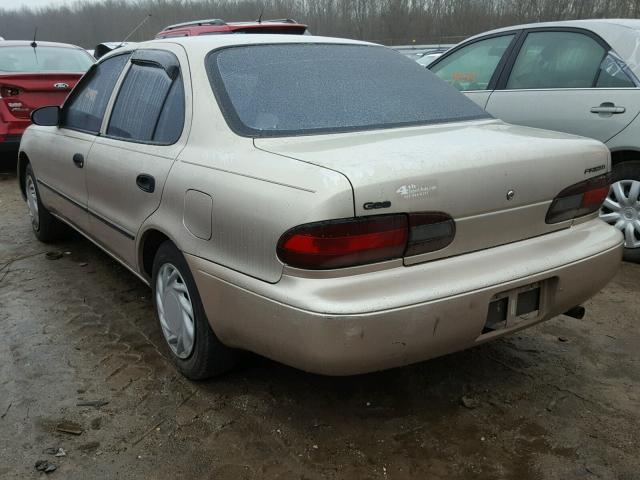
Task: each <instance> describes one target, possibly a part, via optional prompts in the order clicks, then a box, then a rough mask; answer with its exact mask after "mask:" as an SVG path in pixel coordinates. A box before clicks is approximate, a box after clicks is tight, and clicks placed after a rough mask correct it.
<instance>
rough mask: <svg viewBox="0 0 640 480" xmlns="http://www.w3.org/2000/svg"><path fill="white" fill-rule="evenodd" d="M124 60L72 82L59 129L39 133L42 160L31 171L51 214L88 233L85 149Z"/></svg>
mask: <svg viewBox="0 0 640 480" xmlns="http://www.w3.org/2000/svg"><path fill="white" fill-rule="evenodd" d="M125 61H126V57H125V56H122V55H121V56H118V57H112V58H109V59H107V60H105V61H104V62H101V63H99V64H97V65H94V66H93V67H92V68H91V69H90V70H89V71H88V72H87V74H86V75H85V76H84V77H83V78H82V80H81V81H80V82H79V83H78V85H77V86H76V88H75V89H74V90H73V92H71V95H70V96H69V98H68V99H67V101H66V102H65V104H64V106H63V108H62V112H61V113H62V115H61V117H62V118H61V122H60V126H59V127H47V128H43V129H41V131H42V135H46V136H47V138H48V139H49V141H48V142H40V143H39V144H40V145H41V146H42V149H43V151H42V152H37V157H38V158H42V159H45V160H44V161H42V162H39V163H38V164H37V171H36V172H35V174H36V177H37V178H38V183H39V185H40V189H39V190H40V193H41V195H42V199H43V202H44V203H45V205H47V208H49V209H50V210H51V211H53V212H55V213H56V214H58V215H60V216H61V217H64V218H65V219H67V220H68V221H70V222H71V223H73V224H74V225H75V226H76V227H78V228H80V229H81V230H83V231H86V230H87V228H88V216H87V208H88V196H87V185H86V175H85V174H86V166H87V159H88V157H89V154H90V151H91V147H92V145H93V142H94V140H95V138H96V135H97V134H98V133H99V131H100V125H101V124H102V119H103V116H104V113H105V111H106V108H107V104H108V102H109V99H110V97H111V94H112V93H113V88H114V86H115V84H116V81H117V80H118V77H119V76H120V74H121V72H122V68H123V66H124V64H125Z"/></svg>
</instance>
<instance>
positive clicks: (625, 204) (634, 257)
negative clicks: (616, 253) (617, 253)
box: [600, 160, 640, 263]
mask: <svg viewBox="0 0 640 480" xmlns="http://www.w3.org/2000/svg"><path fill="white" fill-rule="evenodd" d="M632 187H635V188H634V190H633V191H632ZM639 187H640V160H633V161H628V162H622V163H619V164H617V165H616V166H615V167H614V168H613V172H612V180H611V191H610V192H609V197H608V198H607V200H605V204H604V205H603V207H602V210H601V211H600V217H601V218H602V219H603V220H605V221H606V222H607V223H609V224H611V225H614V226H616V228H618V229H620V230H621V231H622V233H623V234H625V249H624V259H625V260H626V261H628V262H635V263H640V229H639V228H638V227H636V230H635V232H634V233H633V234H631V235H630V234H629V233H627V232H626V228H627V225H628V224H629V223H630V222H633V221H637V222H640V198H639V197H640V190H638V188H639ZM616 192H618V193H616ZM636 192H637V194H636ZM631 197H634V198H631ZM616 204H617V205H619V208H618V207H616V206H615V205H616ZM638 225H640V223H639V224H638ZM632 243H635V245H634V246H630V245H631V244H632Z"/></svg>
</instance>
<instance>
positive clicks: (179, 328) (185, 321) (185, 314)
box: [156, 263, 195, 358]
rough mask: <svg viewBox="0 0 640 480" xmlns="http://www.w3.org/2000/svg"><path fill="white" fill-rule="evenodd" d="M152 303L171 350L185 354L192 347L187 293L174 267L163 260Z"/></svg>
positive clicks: (188, 296)
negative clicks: (154, 299) (155, 306)
mask: <svg viewBox="0 0 640 480" xmlns="http://www.w3.org/2000/svg"><path fill="white" fill-rule="evenodd" d="M156 305H157V308H158V318H160V325H161V326H162V333H163V334H164V338H165V339H166V340H167V343H168V344H169V348H171V351H172V352H173V353H174V354H175V355H176V356H177V357H179V358H187V357H188V356H189V355H191V352H192V351H193V345H194V340H195V323H194V320H193V305H192V303H191V296H190V295H189V290H188V289H187V284H186V283H185V282H184V279H183V278H182V275H180V272H179V271H178V269H177V268H176V267H174V266H173V265H172V264H170V263H165V264H164V265H162V267H160V271H159V272H158V278H157V280H156Z"/></svg>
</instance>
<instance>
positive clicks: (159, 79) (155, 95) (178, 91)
mask: <svg viewBox="0 0 640 480" xmlns="http://www.w3.org/2000/svg"><path fill="white" fill-rule="evenodd" d="M184 112H185V109H184V87H183V82H182V77H181V75H178V76H177V77H176V78H175V79H171V78H170V77H169V75H168V74H167V72H166V71H165V70H164V69H163V68H162V67H161V66H160V65H156V64H152V63H144V64H133V65H131V68H130V69H129V71H128V72H127V75H126V77H125V79H124V81H123V82H122V86H121V87H120V91H119V92H118V97H117V99H116V102H115V104H114V106H113V111H112V113H111V118H110V120H109V126H108V128H107V135H108V136H110V137H115V138H119V139H123V140H128V141H133V142H142V143H159V144H172V143H175V142H176V141H177V140H178V138H179V137H180V134H181V133H182V129H183V126H184Z"/></svg>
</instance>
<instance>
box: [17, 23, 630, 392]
mask: <svg viewBox="0 0 640 480" xmlns="http://www.w3.org/2000/svg"><path fill="white" fill-rule="evenodd" d="M33 122H34V124H35V125H33V126H32V127H30V128H29V129H28V130H27V132H26V133H25V135H24V137H23V139H22V144H21V148H20V156H19V179H20V184H21V187H22V192H23V194H24V197H25V199H26V201H27V204H28V206H29V212H30V215H31V219H32V226H33V230H34V232H35V234H36V236H37V237H38V238H39V239H41V240H42V241H45V242H48V241H54V240H56V239H57V238H59V237H60V235H62V234H63V233H64V231H63V230H64V229H63V228H62V225H63V224H67V225H70V226H72V227H73V228H75V229H76V230H78V231H79V232H81V233H82V234H83V235H85V236H86V237H87V238H88V239H90V240H91V241H93V242H95V243H96V244H97V245H98V246H100V247H101V248H103V249H104V250H105V251H107V252H108V253H109V254H110V255H111V256H113V258H114V259H116V260H117V261H119V262H121V263H122V264H123V265H125V266H126V267H127V268H128V269H129V270H131V271H132V272H133V273H134V274H135V275H137V276H138V277H139V278H140V279H141V280H142V281H143V282H145V283H147V284H149V285H150V286H151V288H152V289H153V299H154V305H155V308H156V313H157V316H158V320H159V325H160V328H161V329H162V332H163V334H164V338H165V339H166V342H167V346H168V350H169V352H170V355H171V357H172V358H173V360H174V361H175V363H176V365H177V367H178V368H179V370H180V371H181V372H183V373H184V374H185V375H186V376H188V377H189V378H192V379H201V378H206V377H209V376H212V375H215V374H216V373H220V372H223V371H225V370H227V369H229V368H231V367H232V366H233V365H234V363H235V362H236V360H237V352H238V349H244V350H250V351H253V352H257V353H259V354H262V355H265V356H267V357H271V358H273V359H276V360H278V361H281V362H284V363H287V364H289V365H293V366H296V367H299V368H302V369H305V370H309V371H313V372H318V373H324V374H332V375H346V374H355V373H362V372H368V371H373V370H379V369H384V368H390V367H395V366H400V365H406V364H409V363H412V362H417V361H421V360H425V359H428V358H431V357H435V356H438V355H443V354H446V353H449V352H453V351H456V350H460V349H463V348H467V347H471V346H474V345H478V344H480V343H482V342H485V341H488V340H491V339H494V338H497V337H499V336H501V335H504V334H506V333H511V332H514V331H517V330H519V329H522V328H525V327H528V326H530V325H533V324H536V323H538V322H541V321H543V320H546V319H549V318H552V317H554V316H556V315H559V314H562V313H563V312H569V313H571V314H572V315H579V314H580V308H574V307H576V306H579V305H580V304H581V303H582V302H583V301H585V300H586V299H588V298H589V297H591V296H592V295H594V294H595V293H596V292H598V290H600V289H601V288H602V287H603V286H604V285H605V284H606V283H607V282H608V281H609V280H610V279H611V278H612V277H613V276H614V274H615V273H616V270H617V269H618V265H619V262H620V259H621V255H622V235H621V234H620V232H619V231H617V230H615V229H613V228H611V227H610V226H609V225H607V224H606V223H604V222H602V221H601V220H599V219H598V218H597V216H598V213H597V212H598V209H599V208H600V205H601V203H602V201H603V200H604V198H605V197H606V195H607V193H608V191H609V183H608V181H609V178H608V172H609V169H610V158H609V152H608V150H607V148H606V147H605V146H604V145H603V144H602V143H600V142H597V141H595V140H587V139H583V138H579V137H576V136H571V135H566V134H561V133H553V132H545V131H541V130H533V129H529V128H525V127H518V126H510V125H507V124H505V123H503V122H502V121H498V120H495V119H493V118H491V117H490V116H489V115H488V114H487V113H486V112H484V111H483V110H482V109H481V108H480V107H478V106H477V105H475V104H474V103H473V102H471V101H470V100H468V99H466V98H465V97H464V96H463V95H461V94H460V93H458V92H457V91H456V90H455V89H453V88H451V87H450V86H448V85H447V84H446V83H444V82H442V81H440V80H439V79H438V78H437V77H436V76H434V75H433V74H431V73H430V72H428V71H427V70H426V69H424V68H423V67H421V66H420V65H418V64H417V63H415V62H413V61H411V60H409V59H407V58H404V57H402V56H401V55H398V54H397V53H395V52H394V51H392V50H390V49H387V48H385V47H381V46H377V45H372V44H367V43H363V42H356V41H349V40H343V39H329V38H322V37H311V36H284V35H219V36H206V37H189V38H181V39H166V40H156V41H152V42H148V43H142V44H137V45H135V46H127V47H122V48H120V49H118V50H116V51H114V52H112V53H110V54H108V55H106V56H105V57H103V58H102V59H101V60H100V62H98V63H97V64H96V65H95V66H94V67H93V68H92V69H91V70H90V71H89V72H88V73H87V75H86V76H85V77H84V78H83V79H82V80H81V81H80V83H79V84H78V86H77V87H76V88H75V89H74V90H73V92H72V93H71V95H70V96H69V98H68V99H67V101H66V102H65V104H64V105H63V106H62V107H61V108H60V107H46V108H43V109H40V110H38V111H37V112H36V113H34V115H33Z"/></svg>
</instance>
